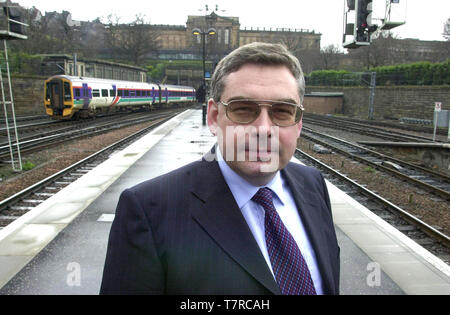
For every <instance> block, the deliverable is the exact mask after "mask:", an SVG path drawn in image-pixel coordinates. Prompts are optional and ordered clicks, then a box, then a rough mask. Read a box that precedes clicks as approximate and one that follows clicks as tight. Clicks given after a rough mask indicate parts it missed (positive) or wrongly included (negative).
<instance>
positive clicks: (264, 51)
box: [211, 42, 305, 103]
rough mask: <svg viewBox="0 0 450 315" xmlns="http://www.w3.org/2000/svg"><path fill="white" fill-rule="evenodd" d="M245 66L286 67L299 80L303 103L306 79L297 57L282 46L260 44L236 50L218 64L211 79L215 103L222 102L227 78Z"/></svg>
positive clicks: (298, 84) (299, 90) (256, 43)
mask: <svg viewBox="0 0 450 315" xmlns="http://www.w3.org/2000/svg"><path fill="white" fill-rule="evenodd" d="M245 64H258V65H284V66H286V67H287V68H288V69H289V70H290V71H291V73H292V74H293V76H294V78H295V79H296V80H297V86H298V93H299V96H300V103H303V96H304V95H305V78H304V76H303V71H302V67H301V65H300V62H299V61H298V59H297V57H295V56H294V55H293V54H292V53H290V52H289V51H288V50H287V49H286V47H285V46H283V45H281V44H268V43H259V42H255V43H251V44H247V45H245V46H242V47H239V48H237V49H235V50H234V51H232V52H231V53H230V54H229V55H227V56H226V57H224V58H223V59H222V60H221V61H220V62H219V63H218V64H217V67H216V70H215V71H214V75H213V77H212V79H211V97H212V98H213V99H214V101H216V102H218V101H220V97H221V96H222V93H223V90H224V88H225V84H226V82H225V81H226V79H227V76H228V75H229V74H230V73H232V72H235V71H238V70H239V69H240V68H241V67H242V66H243V65H245Z"/></svg>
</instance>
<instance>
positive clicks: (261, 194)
mask: <svg viewBox="0 0 450 315" xmlns="http://www.w3.org/2000/svg"><path fill="white" fill-rule="evenodd" d="M272 199H273V195H272V191H271V190H270V189H269V188H267V187H264V188H260V189H259V190H258V191H257V192H256V194H255V195H254V196H253V197H252V200H253V201H254V202H256V203H257V204H260V205H261V206H263V208H264V209H266V210H267V208H272V207H273V202H272Z"/></svg>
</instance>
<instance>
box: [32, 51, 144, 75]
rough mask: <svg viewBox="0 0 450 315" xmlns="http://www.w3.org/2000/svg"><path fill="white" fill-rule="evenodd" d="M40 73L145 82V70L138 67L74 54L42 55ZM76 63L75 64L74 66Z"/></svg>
mask: <svg viewBox="0 0 450 315" xmlns="http://www.w3.org/2000/svg"><path fill="white" fill-rule="evenodd" d="M42 57H43V61H42V69H41V73H40V74H41V75H44V76H52V75H57V74H65V75H78V76H83V77H93V78H101V79H113V80H124V81H137V82H147V72H146V71H147V70H146V69H144V68H140V67H135V66H131V65H125V64H121V63H116V62H110V61H106V60H97V59H88V58H77V60H76V61H75V58H74V56H72V55H65V54H58V55H42ZM75 64H76V66H75Z"/></svg>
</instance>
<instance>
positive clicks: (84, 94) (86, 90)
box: [81, 83, 90, 109]
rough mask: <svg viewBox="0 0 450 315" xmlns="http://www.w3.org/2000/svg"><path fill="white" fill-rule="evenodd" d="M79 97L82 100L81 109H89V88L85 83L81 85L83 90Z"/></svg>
mask: <svg viewBox="0 0 450 315" xmlns="http://www.w3.org/2000/svg"><path fill="white" fill-rule="evenodd" d="M81 93H82V95H81V97H82V98H83V109H88V108H89V103H90V101H89V87H88V85H87V83H83V88H82V89H81Z"/></svg>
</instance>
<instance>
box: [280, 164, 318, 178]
mask: <svg viewBox="0 0 450 315" xmlns="http://www.w3.org/2000/svg"><path fill="white" fill-rule="evenodd" d="M286 170H288V171H290V172H294V173H298V174H301V175H303V176H314V177H316V176H318V177H322V173H321V172H320V171H319V170H318V169H316V168H314V167H311V166H306V165H303V164H299V163H294V162H289V164H288V165H287V166H286Z"/></svg>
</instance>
